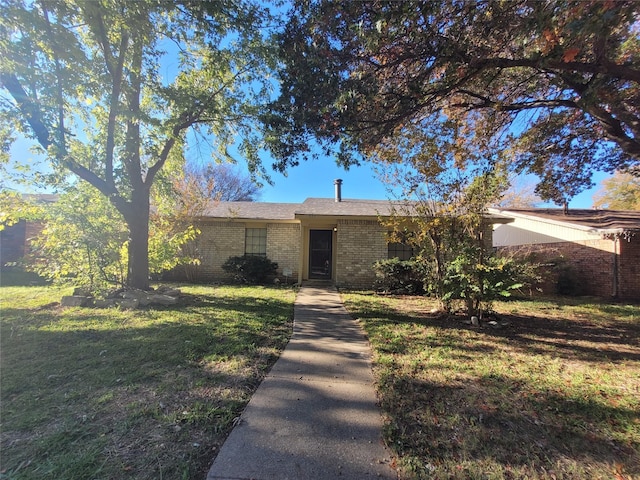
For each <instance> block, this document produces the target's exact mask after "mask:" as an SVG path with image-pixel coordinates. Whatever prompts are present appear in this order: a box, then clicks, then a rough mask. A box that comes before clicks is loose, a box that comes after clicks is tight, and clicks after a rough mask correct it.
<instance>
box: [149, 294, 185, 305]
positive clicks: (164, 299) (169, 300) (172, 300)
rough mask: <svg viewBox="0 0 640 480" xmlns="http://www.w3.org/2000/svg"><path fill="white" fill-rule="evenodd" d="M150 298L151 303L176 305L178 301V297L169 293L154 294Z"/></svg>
mask: <svg viewBox="0 0 640 480" xmlns="http://www.w3.org/2000/svg"><path fill="white" fill-rule="evenodd" d="M149 300H150V301H151V303H155V304H158V305H175V304H176V303H178V299H177V298H176V297H171V296H169V295H152V296H151V298H150V299H149Z"/></svg>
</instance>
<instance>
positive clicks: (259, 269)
mask: <svg viewBox="0 0 640 480" xmlns="http://www.w3.org/2000/svg"><path fill="white" fill-rule="evenodd" d="M222 269H223V270H224V271H225V272H227V273H229V274H231V275H232V276H233V278H234V280H236V281H238V282H242V283H251V284H260V283H266V282H267V281H268V280H269V277H273V276H274V275H275V274H276V271H277V269H278V264H277V263H276V262H272V261H271V260H269V259H268V258H267V257H260V256H255V255H243V256H238V257H229V258H228V259H227V261H226V262H224V264H223V265H222Z"/></svg>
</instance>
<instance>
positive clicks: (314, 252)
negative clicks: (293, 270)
mask: <svg viewBox="0 0 640 480" xmlns="http://www.w3.org/2000/svg"><path fill="white" fill-rule="evenodd" d="M332 238H333V231H332V230H310V231H309V278H326V279H330V278H331V239H332Z"/></svg>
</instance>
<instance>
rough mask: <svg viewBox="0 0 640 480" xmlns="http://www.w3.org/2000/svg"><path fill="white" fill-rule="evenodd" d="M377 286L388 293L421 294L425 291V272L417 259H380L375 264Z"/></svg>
mask: <svg viewBox="0 0 640 480" xmlns="http://www.w3.org/2000/svg"><path fill="white" fill-rule="evenodd" d="M373 270H374V272H375V274H376V281H375V285H374V286H375V288H376V290H381V291H384V292H388V293H400V294H421V293H423V292H424V286H423V284H424V273H423V271H422V266H421V265H420V264H419V263H418V262H416V261H415V260H399V259H397V258H391V259H389V260H379V261H377V262H376V263H374V264H373Z"/></svg>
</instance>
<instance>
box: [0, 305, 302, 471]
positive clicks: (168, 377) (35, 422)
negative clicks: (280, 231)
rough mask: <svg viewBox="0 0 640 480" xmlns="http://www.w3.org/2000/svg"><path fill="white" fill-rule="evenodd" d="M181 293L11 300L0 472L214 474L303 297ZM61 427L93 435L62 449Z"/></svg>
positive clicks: (5, 318) (79, 435) (72, 434)
mask: <svg viewBox="0 0 640 480" xmlns="http://www.w3.org/2000/svg"><path fill="white" fill-rule="evenodd" d="M181 300H182V302H181V304H180V305H175V306H171V307H159V308H148V309H145V310H138V311H135V312H125V311H120V310H118V309H116V308H111V309H63V308H60V307H58V306H52V305H49V306H46V307H39V308H35V309H21V308H7V309H3V312H2V325H1V332H0V339H1V340H2V349H1V352H0V353H1V356H2V366H3V372H2V377H1V378H0V381H1V393H2V429H3V438H2V448H1V449H0V451H2V464H3V471H2V473H1V474H0V477H2V478H4V475H5V474H6V475H9V477H10V478H35V477H36V476H37V475H38V474H37V472H41V473H42V472H43V471H44V470H47V471H48V472H49V473H48V474H42V475H40V476H38V478H136V479H147V478H148V479H151V478H204V476H206V469H207V468H208V465H209V463H210V461H211V457H212V455H213V453H212V452H213V449H214V448H216V447H217V446H218V445H220V444H221V442H222V441H223V440H224V437H225V436H226V434H227V433H228V431H229V430H230V429H231V428H232V426H233V419H234V418H235V417H236V416H237V415H239V413H240V411H241V409H242V408H243V407H244V405H245V404H246V402H247V401H248V399H249V397H250V395H251V393H252V392H253V391H254V390H255V388H256V387H257V386H258V384H259V382H260V381H261V379H262V378H263V376H264V375H265V374H266V372H267V371H268V369H269V368H270V367H271V365H272V364H273V363H274V362H275V360H276V359H277V356H278V352H279V351H280V350H282V349H283V348H284V346H285V345H286V343H287V341H288V340H289V337H290V334H291V320H292V313H293V306H292V303H291V302H287V301H284V300H280V299H276V298H255V297H253V296H251V295H250V294H246V295H237V296H233V297H229V296H217V295H215V294H213V295H209V294H206V295H183V297H182V299H181ZM61 436H62V437H64V438H66V437H69V438H73V439H82V440H81V441H80V440H73V442H67V444H66V447H65V448H61V445H58V444H56V442H57V440H56V439H60V438H61ZM74 452H75V453H74ZM83 452H84V453H83ZM83 456H84V457H86V458H84V457H83ZM80 457H83V460H82V461H80ZM34 459H43V461H44V459H46V462H45V463H46V465H45V463H42V462H41V461H34ZM69 464H71V465H69ZM83 465H84V466H83ZM67 468H70V469H71V470H69V469H67ZM43 469H44V470H43ZM14 474H15V475H14ZM185 475H186V476H185Z"/></svg>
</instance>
